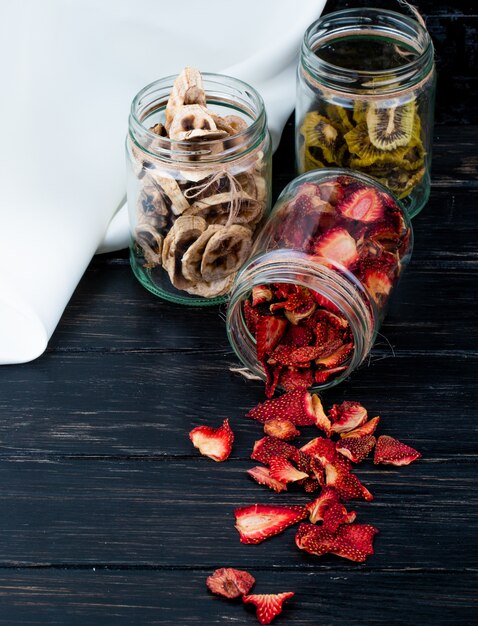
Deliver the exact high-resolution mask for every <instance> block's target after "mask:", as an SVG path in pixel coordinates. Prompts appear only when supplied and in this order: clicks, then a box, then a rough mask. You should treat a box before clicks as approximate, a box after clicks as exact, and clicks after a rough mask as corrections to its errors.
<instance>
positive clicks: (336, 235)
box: [314, 226, 359, 267]
mask: <svg viewBox="0 0 478 626" xmlns="http://www.w3.org/2000/svg"><path fill="white" fill-rule="evenodd" d="M314 254H315V255H317V256H320V257H323V258H324V259H329V260H332V261H337V262H338V263H341V264H342V265H345V267H351V266H352V265H353V264H354V263H356V262H357V261H358V258H359V256H358V253H357V246H356V244H355V239H354V238H353V237H352V236H351V235H349V233H348V232H347V231H346V230H345V228H341V227H339V226H338V227H336V228H331V229H330V230H329V231H327V232H326V233H324V234H323V235H321V236H320V237H319V238H318V239H317V241H316V242H315V244H314Z"/></svg>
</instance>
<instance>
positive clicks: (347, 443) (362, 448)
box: [336, 435, 376, 463]
mask: <svg viewBox="0 0 478 626" xmlns="http://www.w3.org/2000/svg"><path fill="white" fill-rule="evenodd" d="M375 442H376V439H375V437H374V436H373V435H363V436H362V437H348V438H347V439H341V440H340V441H338V442H337V444H336V449H337V452H340V454H343V455H344V456H345V457H347V458H348V459H350V460H351V461H353V462H354V463H360V462H361V461H363V460H364V459H365V458H366V457H367V456H368V455H369V453H370V452H371V450H372V448H373V447H374V445H375Z"/></svg>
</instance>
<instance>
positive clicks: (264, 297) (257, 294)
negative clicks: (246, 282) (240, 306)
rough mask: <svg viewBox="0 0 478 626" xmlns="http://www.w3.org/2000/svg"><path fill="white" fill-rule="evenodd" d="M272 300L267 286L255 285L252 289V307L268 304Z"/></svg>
mask: <svg viewBox="0 0 478 626" xmlns="http://www.w3.org/2000/svg"><path fill="white" fill-rule="evenodd" d="M271 300H272V291H271V289H270V287H268V286H267V285H257V287H253V288H252V306H257V305H258V304H263V303H264V302H270V301H271Z"/></svg>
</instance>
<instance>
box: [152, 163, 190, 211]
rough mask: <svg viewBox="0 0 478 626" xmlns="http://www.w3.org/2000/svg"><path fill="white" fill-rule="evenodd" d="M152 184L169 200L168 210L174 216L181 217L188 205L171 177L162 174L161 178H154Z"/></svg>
mask: <svg viewBox="0 0 478 626" xmlns="http://www.w3.org/2000/svg"><path fill="white" fill-rule="evenodd" d="M154 183H155V184H157V185H158V186H159V187H160V188H161V189H162V191H163V192H164V193H165V194H166V196H167V197H168V198H169V200H170V202H171V206H170V209H171V211H172V212H173V213H174V215H181V214H182V213H184V211H186V209H189V206H190V205H189V202H188V200H187V198H185V197H184V194H183V192H182V191H181V187H180V186H179V185H178V183H177V181H176V180H175V179H174V178H173V177H172V176H165V175H164V173H163V175H162V176H155V177H154Z"/></svg>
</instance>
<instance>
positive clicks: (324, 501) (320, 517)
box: [306, 487, 357, 533]
mask: <svg viewBox="0 0 478 626" xmlns="http://www.w3.org/2000/svg"><path fill="white" fill-rule="evenodd" d="M306 508H307V510H308V511H309V519H310V521H311V522H312V523H313V524H316V523H317V522H318V521H322V522H323V524H322V526H323V528H324V529H325V530H328V531H329V532H332V533H334V532H335V531H336V530H337V528H338V527H339V526H340V525H342V524H351V523H352V522H354V521H355V518H356V517H357V514H356V512H355V511H350V513H349V512H348V511H347V509H346V508H345V506H344V505H343V504H342V502H341V501H340V498H339V496H338V494H337V492H336V490H335V489H334V488H333V487H324V489H322V491H321V493H320V496H319V497H318V498H316V499H315V500H313V501H312V502H309V503H308V504H306Z"/></svg>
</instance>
